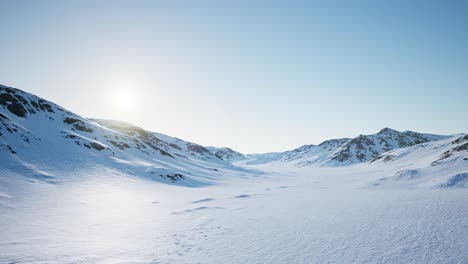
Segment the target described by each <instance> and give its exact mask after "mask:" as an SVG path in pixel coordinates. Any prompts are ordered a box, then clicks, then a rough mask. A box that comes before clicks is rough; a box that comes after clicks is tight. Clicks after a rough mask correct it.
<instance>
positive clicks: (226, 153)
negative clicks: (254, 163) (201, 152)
mask: <svg viewBox="0 0 468 264" xmlns="http://www.w3.org/2000/svg"><path fill="white" fill-rule="evenodd" d="M206 148H207V149H208V150H209V151H210V152H211V153H213V154H214V155H215V156H216V157H218V158H220V159H222V160H225V161H229V162H234V161H240V160H245V159H247V157H246V156H245V155H244V154H242V153H240V152H238V151H235V150H232V149H231V148H226V147H224V148H217V147H206Z"/></svg>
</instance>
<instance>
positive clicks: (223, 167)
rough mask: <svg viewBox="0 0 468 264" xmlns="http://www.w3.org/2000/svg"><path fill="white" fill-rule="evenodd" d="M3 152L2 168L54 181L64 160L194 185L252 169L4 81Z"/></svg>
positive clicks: (0, 107)
mask: <svg viewBox="0 0 468 264" xmlns="http://www.w3.org/2000/svg"><path fill="white" fill-rule="evenodd" d="M0 153H1V157H0V161H1V163H0V164H1V166H0V169H11V170H16V171H18V170H21V171H23V172H24V174H27V175H30V176H31V177H32V178H35V179H45V180H47V181H50V182H54V181H56V180H57V177H56V175H55V174H54V173H53V171H57V170H58V169H59V167H60V166H62V165H63V164H70V166H71V167H73V168H76V169H81V168H84V167H91V168H96V167H102V168H105V169H109V170H116V171H125V172H126V173H130V174H133V175H138V176H142V177H145V178H150V179H153V180H157V181H162V182H167V183H175V182H178V183H177V184H183V185H190V186H192V185H199V184H203V183H204V182H206V181H209V180H213V179H216V178H218V177H219V176H220V175H221V174H222V173H223V172H229V171H230V172H231V174H235V173H241V174H242V173H248V171H247V170H245V169H241V168H236V167H234V166H232V165H231V164H230V163H229V162H227V161H225V160H223V159H221V158H219V157H218V156H216V155H214V154H212V153H211V152H210V151H209V150H208V149H206V148H205V147H203V146H201V145H198V144H195V143H192V142H187V141H184V140H181V139H178V138H173V137H170V136H167V135H163V134H159V133H153V132H149V131H146V130H144V129H142V128H140V127H137V126H134V125H131V124H128V123H125V122H121V121H109V120H94V119H86V118H83V117H81V116H79V115H76V114H74V113H72V112H70V111H68V110H66V109H64V108H62V107H60V106H58V105H56V104H54V103H52V102H49V101H46V100H44V99H42V98H39V97H37V96H34V95H32V94H28V93H26V92H23V91H21V90H18V89H14V88H10V87H6V86H0ZM70 169H72V168H70ZM116 173H119V172H116Z"/></svg>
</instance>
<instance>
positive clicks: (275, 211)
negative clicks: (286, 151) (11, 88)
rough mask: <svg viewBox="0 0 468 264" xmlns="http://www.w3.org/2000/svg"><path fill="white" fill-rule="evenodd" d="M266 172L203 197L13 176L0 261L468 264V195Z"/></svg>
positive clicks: (328, 173) (326, 175)
mask: <svg viewBox="0 0 468 264" xmlns="http://www.w3.org/2000/svg"><path fill="white" fill-rule="evenodd" d="M262 169H264V170H270V171H271V173H269V174H268V176H265V177H252V178H241V179H240V178H237V177H234V176H229V175H226V176H225V178H224V180H223V182H222V183H218V184H215V185H211V186H205V187H199V188H187V187H180V186H174V185H172V186H171V185H167V184H162V183H158V182H154V181H150V180H145V179H141V178H138V177H137V178H135V177H133V176H131V175H125V174H118V175H117V174H115V173H112V172H110V171H106V170H96V171H75V172H66V171H64V175H62V176H63V177H64V178H67V181H65V182H62V183H60V184H46V183H37V182H30V181H27V180H25V179H24V178H22V177H18V175H15V174H14V173H8V174H7V175H6V174H2V175H3V176H2V182H1V184H0V186H2V190H1V191H2V192H3V193H8V194H11V195H10V196H11V197H9V198H8V199H7V200H8V202H9V203H8V207H7V206H2V205H0V215H2V217H1V218H0V227H1V228H0V236H1V237H2V242H1V244H0V262H1V263H12V262H20V263H21V262H27V263H44V262H45V263H77V262H88V263H89V262H93V263H440V261H441V260H443V262H444V263H466V262H467V261H468V254H467V252H468V243H467V241H466V237H468V217H467V216H468V206H467V205H468V195H467V193H466V189H458V188H455V189H453V188H452V189H447V188H436V189H423V188H414V189H408V188H392V189H388V188H385V189H381V188H367V187H366V186H367V184H368V182H370V181H372V180H374V179H377V178H378V177H379V175H380V174H381V173H380V172H379V170H373V169H372V168H371V167H368V168H367V169H363V168H359V167H351V168H349V167H348V168H304V169H296V171H294V172H287V170H281V168H276V167H268V166H264V167H262ZM274 171H275V172H274ZM5 175H6V176H5ZM3 200H5V199H3V198H0V202H3Z"/></svg>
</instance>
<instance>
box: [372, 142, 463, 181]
mask: <svg viewBox="0 0 468 264" xmlns="http://www.w3.org/2000/svg"><path fill="white" fill-rule="evenodd" d="M369 165H370V166H371V167H376V168H379V169H382V170H384V171H389V172H390V173H389V174H390V175H388V176H385V177H382V178H380V179H378V180H376V181H374V182H373V185H374V186H395V185H396V186H399V187H415V186H418V187H468V135H463V134H460V135H455V136H453V137H450V138H446V139H443V140H439V141H433V142H428V143H424V144H419V145H415V146H411V147H408V148H401V149H395V150H393V151H388V152H385V153H383V154H382V155H380V156H378V157H376V158H375V159H373V160H371V161H370V162H369Z"/></svg>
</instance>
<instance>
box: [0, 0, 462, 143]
mask: <svg viewBox="0 0 468 264" xmlns="http://www.w3.org/2000/svg"><path fill="white" fill-rule="evenodd" d="M281 2H282V3H280V2H279V1H73V0H70V1H22V0H9V1H6V0H0V33H1V41H0V58H1V63H0V83H2V84H5V85H9V86H13V87H17V88H20V89H23V90H25V91H27V92H31V93H34V94H37V95H39V96H41V97H44V98H46V99H48V100H51V101H54V102H56V103H58V104H60V105H62V106H63V107H65V108H68V109H70V110H72V111H74V112H76V113H78V114H80V115H83V116H85V117H96V118H107V119H119V120H124V121H128V122H130V123H133V124H136V125H139V126H142V127H144V128H146V129H149V130H152V131H157V132H162V133H166V134H169V135H172V136H177V137H180V138H184V139H187V140H191V141H194V142H197V143H200V144H204V145H216V146H229V147H232V148H235V149H238V150H240V151H243V152H266V151H281V150H286V149H291V148H294V147H297V146H300V145H303V144H318V143H320V142H321V141H323V140H325V139H329V138H337V137H352V136H356V135H358V134H361V133H362V134H370V133H375V132H377V131H378V130H379V129H381V128H383V127H392V128H395V129H398V130H415V131H421V132H432V133H442V134H451V133H458V132H468V118H467V116H468V1H321V2H319V1H303V2H302V1H281Z"/></svg>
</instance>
